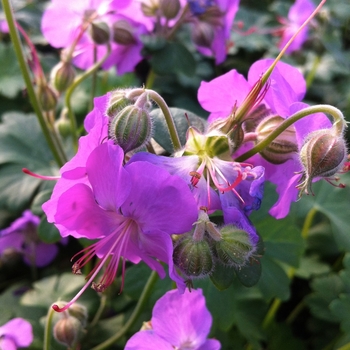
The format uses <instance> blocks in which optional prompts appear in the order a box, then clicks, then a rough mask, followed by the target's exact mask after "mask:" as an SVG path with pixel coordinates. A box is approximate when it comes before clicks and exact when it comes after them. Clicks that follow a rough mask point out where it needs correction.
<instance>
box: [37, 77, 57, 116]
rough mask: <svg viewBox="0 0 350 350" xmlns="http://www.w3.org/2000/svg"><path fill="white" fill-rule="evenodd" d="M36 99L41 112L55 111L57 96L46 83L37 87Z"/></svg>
mask: <svg viewBox="0 0 350 350" xmlns="http://www.w3.org/2000/svg"><path fill="white" fill-rule="evenodd" d="M38 98H39V101H40V105H41V108H42V109H43V111H51V110H53V109H55V107H56V105H57V95H56V93H55V92H54V91H53V89H52V88H51V87H50V86H49V85H47V84H46V83H45V84H41V85H39V87H38Z"/></svg>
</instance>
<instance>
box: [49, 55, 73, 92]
mask: <svg viewBox="0 0 350 350" xmlns="http://www.w3.org/2000/svg"><path fill="white" fill-rule="evenodd" d="M74 78H75V69H74V67H73V65H72V64H71V63H70V62H62V61H61V62H59V63H58V64H56V66H55V67H53V69H52V71H51V84H52V85H53V87H54V88H55V89H56V90H57V91H58V92H63V91H65V90H67V88H68V87H69V86H70V85H71V84H72V83H73V81H74Z"/></svg>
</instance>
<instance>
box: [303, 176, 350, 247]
mask: <svg viewBox="0 0 350 350" xmlns="http://www.w3.org/2000/svg"><path fill="white" fill-rule="evenodd" d="M341 182H342V183H344V184H345V185H346V187H345V188H337V187H334V186H331V185H330V184H329V183H328V182H326V181H324V180H321V181H319V182H317V183H315V184H313V191H314V193H315V196H314V197H312V196H309V197H306V198H305V201H309V202H310V204H311V205H312V206H313V208H315V209H316V210H318V211H320V212H322V213H323V214H324V215H325V216H327V217H328V219H329V220H330V223H331V226H332V230H333V235H334V238H335V241H336V243H337V246H338V247H339V249H340V250H341V251H348V252H350V234H349V213H350V201H349V198H350V187H349V186H350V176H349V174H347V175H344V176H343V177H342V179H341ZM303 200H304V198H303Z"/></svg>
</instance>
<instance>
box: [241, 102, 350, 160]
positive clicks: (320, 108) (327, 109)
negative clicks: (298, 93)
mask: <svg viewBox="0 0 350 350" xmlns="http://www.w3.org/2000/svg"><path fill="white" fill-rule="evenodd" d="M320 112H321V113H327V114H330V115H331V116H332V117H333V119H334V123H333V127H335V128H336V130H337V133H338V134H343V131H344V129H345V127H346V121H345V119H344V116H343V114H342V112H341V111H340V110H339V109H338V108H336V107H333V106H330V105H316V106H311V107H307V108H304V109H302V110H300V111H298V112H296V113H294V114H293V115H291V116H290V117H289V118H287V119H285V120H284V121H283V122H282V123H281V124H280V125H279V126H278V127H277V128H276V129H275V130H274V131H272V132H271V133H270V134H269V135H268V136H267V137H266V138H265V139H264V140H263V141H261V142H259V143H258V144H257V145H256V146H255V147H253V148H252V149H250V150H249V151H248V152H246V153H243V154H242V155H240V156H239V157H238V158H236V159H235V161H236V162H243V161H245V160H247V159H248V158H250V157H252V156H253V155H254V154H256V153H259V152H261V151H262V150H263V149H264V148H265V147H267V146H268V145H269V144H270V143H271V142H272V141H273V140H274V139H275V138H276V137H277V136H278V135H280V134H281V133H282V132H283V131H284V130H286V129H287V128H288V127H289V126H291V125H292V124H294V123H295V122H296V121H298V120H299V119H302V118H304V117H307V116H309V115H311V114H314V113H320Z"/></svg>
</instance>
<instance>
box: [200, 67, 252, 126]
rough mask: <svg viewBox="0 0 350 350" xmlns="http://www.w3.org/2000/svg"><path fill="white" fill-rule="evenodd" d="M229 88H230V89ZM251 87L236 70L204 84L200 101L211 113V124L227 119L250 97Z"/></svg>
mask: <svg viewBox="0 0 350 350" xmlns="http://www.w3.org/2000/svg"><path fill="white" fill-rule="evenodd" d="M228 87H229V88H228ZM250 89H251V86H250V85H249V84H248V82H247V80H246V79H245V78H244V76H243V75H242V74H239V73H238V72H237V71H236V70H235V69H233V70H231V71H229V72H228V73H226V74H224V75H222V76H220V77H218V78H215V79H213V80H211V81H210V82H204V81H203V82H202V83H201V85H200V87H199V89H198V101H199V103H200V104H201V106H202V107H203V108H204V109H205V110H207V111H208V112H211V114H210V117H209V122H212V121H214V120H216V119H218V118H227V117H228V116H229V115H230V114H231V113H232V111H233V108H234V107H235V106H239V105H240V104H241V103H242V102H243V101H244V99H245V97H246V96H247V95H248V93H249V91H250Z"/></svg>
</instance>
